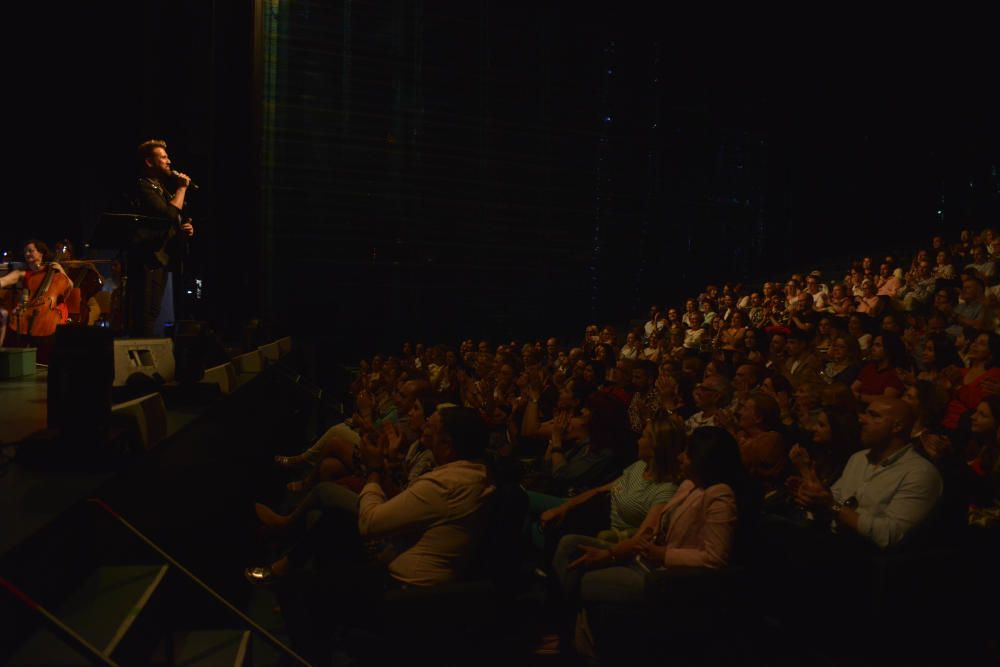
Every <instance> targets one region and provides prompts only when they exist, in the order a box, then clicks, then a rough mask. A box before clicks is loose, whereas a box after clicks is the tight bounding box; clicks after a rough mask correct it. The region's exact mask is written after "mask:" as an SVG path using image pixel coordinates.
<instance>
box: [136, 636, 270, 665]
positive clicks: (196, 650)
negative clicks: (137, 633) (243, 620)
mask: <svg viewBox="0 0 1000 667" xmlns="http://www.w3.org/2000/svg"><path fill="white" fill-rule="evenodd" d="M172 642H173V659H172V660H170V659H168V657H167V656H168V647H167V645H166V643H165V642H164V643H162V644H161V645H160V647H159V648H158V649H157V651H156V653H155V655H154V656H153V659H152V660H150V665H152V666H153V667H161V666H163V667H166V666H167V665H172V666H173V667H243V665H245V664H247V662H248V661H247V658H248V656H249V653H250V631H249V630H193V631H190V632H178V633H176V634H174V635H173V637H172Z"/></svg>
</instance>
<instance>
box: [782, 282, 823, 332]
mask: <svg viewBox="0 0 1000 667" xmlns="http://www.w3.org/2000/svg"><path fill="white" fill-rule="evenodd" d="M818 319H819V318H818V316H817V313H816V311H815V310H814V309H813V298H812V295H811V294H809V293H808V292H802V293H801V294H800V295H799V298H798V299H796V301H795V305H793V306H791V308H790V309H789V313H788V328H789V329H791V330H792V331H801V332H802V333H804V334H806V335H807V336H809V337H812V334H813V332H815V331H816V321H817V320H818Z"/></svg>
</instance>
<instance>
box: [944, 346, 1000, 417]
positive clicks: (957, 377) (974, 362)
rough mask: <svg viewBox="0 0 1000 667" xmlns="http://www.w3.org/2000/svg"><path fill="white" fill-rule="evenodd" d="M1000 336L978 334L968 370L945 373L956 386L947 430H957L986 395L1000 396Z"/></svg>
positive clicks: (970, 351)
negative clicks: (964, 418)
mask: <svg viewBox="0 0 1000 667" xmlns="http://www.w3.org/2000/svg"><path fill="white" fill-rule="evenodd" d="M998 363H1000V336H998V335H997V334H994V333H988V334H985V333H984V334H979V336H977V337H976V338H975V339H974V340H973V341H972V344H971V345H970V346H969V367H968V368H955V367H950V368H949V369H948V370H947V371H945V375H947V376H949V380H950V382H951V384H952V385H953V386H954V390H953V392H952V398H951V402H949V403H948V412H947V414H945V417H944V419H943V420H942V425H943V426H944V427H945V428H947V429H955V428H958V424H959V419H961V417H962V415H964V414H965V413H967V412H969V411H970V410H975V409H976V407H977V406H978V405H979V404H980V403H982V401H983V399H984V398H986V396H987V395H991V394H997V393H1000V366H998Z"/></svg>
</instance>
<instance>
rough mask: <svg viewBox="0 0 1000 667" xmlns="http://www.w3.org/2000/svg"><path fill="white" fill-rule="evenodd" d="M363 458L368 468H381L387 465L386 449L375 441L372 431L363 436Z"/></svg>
mask: <svg viewBox="0 0 1000 667" xmlns="http://www.w3.org/2000/svg"><path fill="white" fill-rule="evenodd" d="M361 460H362V461H364V464H365V468H367V469H368V470H375V469H379V468H382V467H384V465H385V450H384V449H383V448H382V446H380V445H379V444H378V443H376V442H375V440H374V438H372V436H371V434H370V433H366V434H365V435H363V436H361Z"/></svg>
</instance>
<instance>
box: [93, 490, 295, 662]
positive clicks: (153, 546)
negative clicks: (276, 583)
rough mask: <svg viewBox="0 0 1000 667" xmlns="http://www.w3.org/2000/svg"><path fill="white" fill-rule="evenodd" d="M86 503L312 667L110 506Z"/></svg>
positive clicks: (270, 640) (275, 642)
mask: <svg viewBox="0 0 1000 667" xmlns="http://www.w3.org/2000/svg"><path fill="white" fill-rule="evenodd" d="M87 501H88V502H91V503H94V504H95V505H97V506H98V507H100V508H101V509H103V510H104V511H105V512H107V513H108V514H110V515H111V516H112V517H114V518H115V519H117V520H118V521H119V523H121V524H122V525H123V526H125V527H126V528H127V529H128V530H129V531H130V532H131V533H132V534H133V535H135V536H136V537H138V538H139V539H140V540H142V541H143V542H144V543H145V544H146V546H148V547H149V548H151V549H152V550H153V551H155V552H156V553H158V554H159V555H160V556H161V557H162V558H164V559H165V560H166V561H167V562H168V563H170V564H171V565H173V566H174V567H176V568H177V569H178V570H179V571H180V572H181V573H183V574H184V575H185V576H186V577H187V578H188V579H190V580H191V581H193V582H194V583H196V584H197V585H198V586H200V587H201V588H202V589H203V590H204V591H205V592H206V593H208V594H209V595H211V596H212V597H213V598H215V600H216V601H217V602H219V603H221V604H222V605H223V606H224V607H226V608H227V609H229V611H231V612H233V613H234V614H236V615H237V616H238V617H239V618H240V619H241V620H242V621H243V622H244V623H246V624H247V625H249V626H250V627H251V628H253V629H254V630H255V631H256V632H257V633H259V634H260V635H261V636H262V637H264V639H266V640H267V642H268V643H269V644H271V645H272V646H273V647H275V648H276V649H278V650H279V651H282V652H283V653H285V654H287V655H289V656H291V657H292V658H294V659H295V660H296V661H297V662H298V663H299V664H301V665H304V666H305V667H312V665H311V663H309V662H308V661H307V660H306V659H305V658H303V657H302V656H300V655H299V654H298V653H296V652H295V651H293V650H292V649H290V648H289V647H287V646H285V644H284V643H283V642H282V641H281V640H280V639H278V638H277V637H275V636H274V635H272V634H271V633H270V632H268V631H267V630H266V629H264V628H262V627H261V626H260V625H258V624H257V623H256V622H255V621H254V620H253V619H252V618H250V617H249V616H247V615H246V614H244V613H243V612H242V611H240V610H239V609H237V608H236V607H234V606H233V605H232V604H231V603H230V602H229V601H228V600H226V599H225V598H224V597H222V596H221V595H219V594H218V593H216V592H215V591H214V590H213V589H212V587H211V586H209V585H208V584H206V583H205V582H203V581H202V580H201V579H199V578H198V577H196V576H195V575H194V573H192V572H191V571H190V570H188V569H187V568H186V567H184V566H183V565H181V564H180V563H178V562H177V561H176V560H174V559H173V557H171V556H170V554H168V553H167V552H166V551H164V550H163V549H161V548H160V547H159V546H157V544H156V543H155V542H153V541H152V540H150V539H149V538H148V537H146V536H145V535H143V534H142V532H141V531H140V530H139V529H138V528H136V527H135V526H133V525H132V524H131V523H129V522H128V521H127V520H126V519H125V518H124V517H123V516H121V515H120V514H118V512H116V511H115V510H113V509H112V508H111V506H110V505H108V504H107V503H106V502H104V501H103V500H101V499H100V498H88V500H87Z"/></svg>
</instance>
